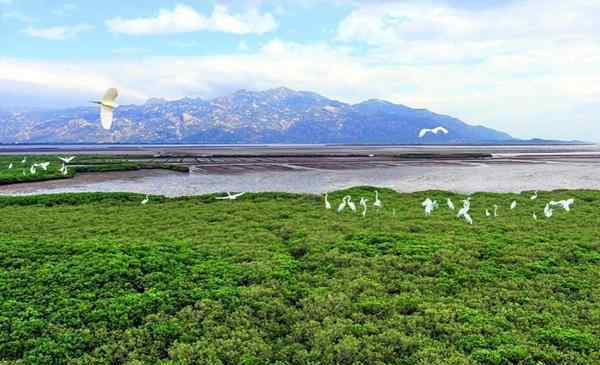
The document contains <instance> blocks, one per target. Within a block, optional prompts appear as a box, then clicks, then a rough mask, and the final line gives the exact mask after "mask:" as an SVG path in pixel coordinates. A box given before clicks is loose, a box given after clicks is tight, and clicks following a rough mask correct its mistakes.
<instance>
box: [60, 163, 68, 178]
mask: <svg viewBox="0 0 600 365" xmlns="http://www.w3.org/2000/svg"><path fill="white" fill-rule="evenodd" d="M58 171H60V172H61V173H62V174H63V176H65V175H67V174H68V173H69V168H68V167H67V165H65V164H64V163H63V164H62V167H61V168H60V170H58Z"/></svg>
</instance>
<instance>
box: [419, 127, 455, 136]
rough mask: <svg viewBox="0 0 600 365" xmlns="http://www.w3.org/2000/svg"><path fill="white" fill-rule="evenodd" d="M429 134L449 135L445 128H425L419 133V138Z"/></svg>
mask: <svg viewBox="0 0 600 365" xmlns="http://www.w3.org/2000/svg"><path fill="white" fill-rule="evenodd" d="M427 133H432V134H438V133H442V134H448V130H447V129H446V128H444V127H436V128H431V129H429V128H423V129H421V130H420V131H419V138H423V137H425V135H427Z"/></svg>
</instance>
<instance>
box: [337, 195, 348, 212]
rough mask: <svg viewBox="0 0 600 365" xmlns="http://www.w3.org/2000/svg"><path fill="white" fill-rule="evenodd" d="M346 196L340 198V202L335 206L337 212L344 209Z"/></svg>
mask: <svg viewBox="0 0 600 365" xmlns="http://www.w3.org/2000/svg"><path fill="white" fill-rule="evenodd" d="M346 198H348V197H347V196H345V197H343V198H342V202H341V203H340V205H339V206H338V208H337V212H338V213H341V212H342V211H343V210H344V209H346V205H347V204H346Z"/></svg>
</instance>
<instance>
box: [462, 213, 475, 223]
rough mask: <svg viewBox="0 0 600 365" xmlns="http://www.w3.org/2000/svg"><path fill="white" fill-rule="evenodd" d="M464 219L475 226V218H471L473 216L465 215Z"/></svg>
mask: <svg viewBox="0 0 600 365" xmlns="http://www.w3.org/2000/svg"><path fill="white" fill-rule="evenodd" d="M463 218H465V221H466V222H467V223H469V224H473V218H471V216H470V215H469V213H465V214H464V215H463Z"/></svg>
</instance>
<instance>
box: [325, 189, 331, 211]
mask: <svg viewBox="0 0 600 365" xmlns="http://www.w3.org/2000/svg"><path fill="white" fill-rule="evenodd" d="M325 209H331V203H329V200H328V199H327V193H325Z"/></svg>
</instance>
